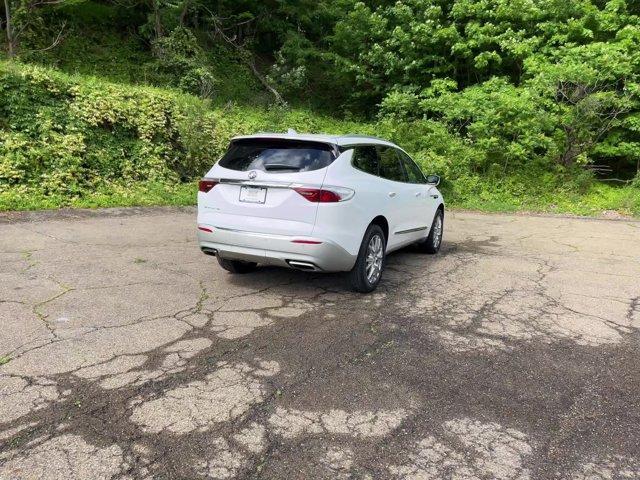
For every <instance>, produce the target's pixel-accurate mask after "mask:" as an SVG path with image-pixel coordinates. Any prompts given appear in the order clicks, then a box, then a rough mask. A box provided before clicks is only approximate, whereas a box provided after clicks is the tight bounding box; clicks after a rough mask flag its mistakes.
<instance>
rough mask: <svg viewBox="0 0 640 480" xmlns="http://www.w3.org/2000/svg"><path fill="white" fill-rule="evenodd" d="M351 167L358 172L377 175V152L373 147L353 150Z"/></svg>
mask: <svg viewBox="0 0 640 480" xmlns="http://www.w3.org/2000/svg"><path fill="white" fill-rule="evenodd" d="M351 163H353V166H354V167H356V168H357V169H358V170H362V171H363V172H366V173H369V174H371V175H378V151H377V150H376V147H373V146H366V145H365V146H362V147H356V148H354V149H353V159H352V160H351Z"/></svg>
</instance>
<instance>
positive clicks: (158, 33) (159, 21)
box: [5, 0, 163, 40]
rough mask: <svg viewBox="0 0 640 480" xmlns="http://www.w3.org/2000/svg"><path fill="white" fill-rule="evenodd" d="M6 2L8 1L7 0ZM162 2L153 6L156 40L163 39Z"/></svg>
mask: <svg viewBox="0 0 640 480" xmlns="http://www.w3.org/2000/svg"><path fill="white" fill-rule="evenodd" d="M5 1H6V0H5ZM159 2H160V0H152V4H153V21H154V30H155V31H156V40H157V39H159V38H160V37H162V34H163V31H162V19H161V18H160V4H159Z"/></svg>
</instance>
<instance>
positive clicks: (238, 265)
mask: <svg viewBox="0 0 640 480" xmlns="http://www.w3.org/2000/svg"><path fill="white" fill-rule="evenodd" d="M216 258H217V259H218V263H219V264H220V266H221V267H222V268H224V269H225V270H226V271H227V272H231V273H249V272H253V271H254V270H255V269H256V267H257V266H258V264H257V263H254V262H243V261H240V260H225V259H224V258H220V257H216Z"/></svg>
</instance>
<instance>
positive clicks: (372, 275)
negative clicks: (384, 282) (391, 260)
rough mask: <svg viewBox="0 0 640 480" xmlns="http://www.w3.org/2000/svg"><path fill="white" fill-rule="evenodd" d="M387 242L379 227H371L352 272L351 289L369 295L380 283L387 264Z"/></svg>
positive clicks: (365, 236) (350, 276)
mask: <svg viewBox="0 0 640 480" xmlns="http://www.w3.org/2000/svg"><path fill="white" fill-rule="evenodd" d="M385 250H386V240H385V238H384V232H383V231H382V229H381V228H380V227H379V226H378V225H369V228H367V231H366V232H365V234H364V238H363V239H362V244H361V245H360V251H359V252H358V259H357V260H356V264H355V265H354V267H353V269H352V270H351V272H349V282H350V283H351V287H352V288H353V289H354V290H355V291H356V292H360V293H369V292H372V291H374V290H375V289H376V287H377V286H378V283H380V277H381V276H382V270H383V269H384V263H385Z"/></svg>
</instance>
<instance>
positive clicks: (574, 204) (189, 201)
mask: <svg viewBox="0 0 640 480" xmlns="http://www.w3.org/2000/svg"><path fill="white" fill-rule="evenodd" d="M196 192H197V184H196V183H195V182H194V183H182V184H177V185H164V184H157V183H139V184H134V185H127V186H123V185H118V184H112V185H109V186H103V187H101V188H99V189H98V190H97V191H96V192H94V193H93V194H91V195H89V196H84V197H79V198H68V197H64V196H55V195H46V194H44V193H42V192H38V191H37V190H32V189H29V190H24V191H19V192H18V191H12V190H9V191H6V192H3V193H0V211H9V210H47V209H57V208H63V207H67V208H69V207H70V208H107V207H134V206H167V205H169V206H188V205H195V203H196ZM483 193H484V194H480V195H477V196H471V197H467V198H464V199H461V198H456V197H455V196H451V197H449V196H448V195H447V191H446V189H445V191H444V196H445V200H446V201H447V207H448V208H452V209H456V208H458V209H465V210H478V211H483V212H496V213H497V212H507V213H508V212H511V213H515V212H535V213H551V214H553V213H556V214H570V215H579V216H600V215H602V214H603V212H607V211H614V212H617V213H619V214H621V215H624V216H636V217H640V189H638V188H632V187H624V188H620V187H616V186H612V185H608V184H603V183H594V184H593V185H592V186H591V187H590V188H589V189H588V190H587V191H586V192H585V193H583V194H578V193H572V192H562V191H552V192H549V194H548V195H546V196H543V197H540V196H537V195H533V196H526V197H525V196H522V195H515V194H509V193H504V192H498V191H497V190H496V191H494V192H491V186H490V185H488V186H487V191H486V192H483Z"/></svg>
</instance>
